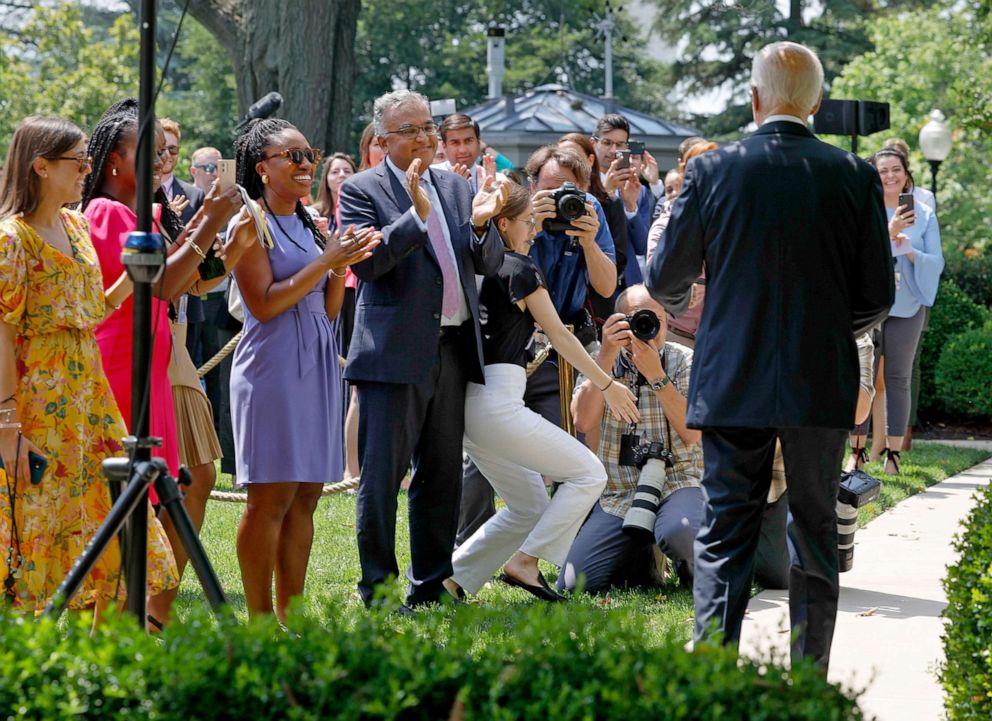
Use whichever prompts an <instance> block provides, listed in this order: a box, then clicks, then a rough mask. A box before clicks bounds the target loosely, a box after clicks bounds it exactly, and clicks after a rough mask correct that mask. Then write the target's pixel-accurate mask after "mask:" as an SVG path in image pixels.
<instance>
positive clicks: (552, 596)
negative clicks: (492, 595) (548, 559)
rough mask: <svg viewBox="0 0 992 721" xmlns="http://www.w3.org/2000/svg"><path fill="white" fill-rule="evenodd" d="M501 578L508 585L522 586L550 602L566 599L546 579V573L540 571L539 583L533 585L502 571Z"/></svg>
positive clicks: (528, 591) (530, 592) (533, 594)
mask: <svg viewBox="0 0 992 721" xmlns="http://www.w3.org/2000/svg"><path fill="white" fill-rule="evenodd" d="M499 580H500V581H502V582H503V583H505V584H506V585H507V586H515V587H516V588H522V589H523V590H525V591H526V592H527V593H529V594H531V595H532V596H535V597H536V598H539V599H541V600H542V601H548V602H549V603H557V602H558V601H566V600H568V599H566V598H565V597H564V596H562V595H561V594H559V593H557V592H556V591H555V590H554V589H553V588H551V586H549V585H548V582H547V581H545V580H544V574H543V573H540V572H538V574H537V582H538V584H539V585H537V586H532V585H531V584H529V583H524V582H523V581H521V580H519V579H517V578H514V577H513V576H508V575H507V574H506V573H501V574H500V575H499Z"/></svg>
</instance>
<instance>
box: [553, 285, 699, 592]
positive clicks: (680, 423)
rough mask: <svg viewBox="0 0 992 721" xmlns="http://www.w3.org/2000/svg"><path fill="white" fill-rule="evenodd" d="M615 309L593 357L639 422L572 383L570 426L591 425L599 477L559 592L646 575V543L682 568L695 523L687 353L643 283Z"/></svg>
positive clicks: (588, 387)
mask: <svg viewBox="0 0 992 721" xmlns="http://www.w3.org/2000/svg"><path fill="white" fill-rule="evenodd" d="M616 307H617V311H618V312H617V313H615V314H614V315H612V316H610V318H609V319H608V320H607V321H606V325H604V326H603V345H602V348H601V350H600V353H599V358H598V360H597V363H598V364H599V367H600V368H602V369H603V370H605V371H607V372H608V373H612V374H613V376H614V377H615V378H617V379H618V380H620V381H621V382H622V383H624V384H625V385H626V386H627V387H628V388H630V389H631V390H632V391H633V392H634V395H635V396H636V397H637V408H638V411H639V413H640V417H641V419H640V423H638V424H637V425H635V426H631V425H630V424H627V423H624V422H623V421H622V420H620V419H618V418H617V417H616V416H614V415H613V414H609V413H605V412H604V411H605V405H604V403H603V401H602V399H601V394H598V393H597V391H596V389H595V388H594V387H593V385H592V383H590V381H588V380H586V381H584V382H583V383H582V384H581V385H579V386H578V388H576V391H575V396H574V399H573V401H572V413H573V415H574V417H575V426H576V428H577V429H578V430H580V431H582V432H584V433H586V434H589V435H593V434H595V433H596V431H597V430H598V432H599V441H598V446H597V455H598V456H599V458H600V460H601V461H602V462H603V465H604V466H605V467H606V474H607V481H606V489H605V490H604V491H603V494H602V496H600V499H599V501H598V502H597V503H596V505H595V506H593V509H592V512H591V513H590V514H589V517H588V518H587V519H586V522H585V524H584V525H583V526H582V528H581V530H580V531H579V534H578V536H576V538H575V542H574V543H573V544H572V548H571V550H569V552H568V558H567V559H566V561H565V565H564V567H563V568H562V573H561V574H560V575H559V576H558V588H559V590H565V589H568V590H572V589H574V588H575V587H576V586H577V585H578V584H579V579H580V578H583V577H584V586H583V588H584V590H585V591H587V592H589V593H601V592H603V591H606V590H607V589H608V588H609V587H610V586H614V585H625V584H630V585H635V584H637V583H639V582H640V581H641V580H647V574H646V570H647V568H648V567H649V565H650V563H651V562H652V560H653V552H652V551H651V543H652V542H654V543H657V544H658V546H659V547H660V548H661V550H662V552H664V553H665V554H666V555H668V556H670V557H671V558H673V559H674V560H675V562H676V565H677V567H678V568H679V569H680V571H684V572H685V573H689V574H691V573H692V558H693V556H692V544H693V541H694V539H695V537H696V531H697V530H698V529H699V526H700V525H701V524H702V520H703V496H702V491H701V490H700V487H699V486H700V480H701V479H702V475H703V453H702V449H701V448H700V446H699V438H700V432H699V431H697V430H693V429H690V428H687V427H686V423H685V417H686V393H687V392H688V389H689V375H690V370H691V368H692V351H690V350H689V349H687V348H685V347H683V346H680V345H678V344H675V343H666V342H665V330H666V329H665V325H666V324H665V317H666V315H665V311H664V309H663V308H662V307H661V306H660V305H659V304H658V303H657V302H655V301H654V300H653V299H652V298H651V296H650V295H649V294H648V292H647V289H646V288H645V287H644V286H643V285H635V286H631V287H630V288H628V289H627V290H625V291H624V292H623V293H621V294H620V296H619V297H618V298H617V305H616ZM597 395H600V397H599V398H597Z"/></svg>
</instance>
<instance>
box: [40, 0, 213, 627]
mask: <svg viewBox="0 0 992 721" xmlns="http://www.w3.org/2000/svg"><path fill="white" fill-rule="evenodd" d="M140 28H141V92H140V95H139V103H138V107H139V111H138V147H137V152H136V155H135V174H136V176H137V180H138V187H137V211H138V213H137V214H138V230H137V231H135V232H134V233H131V234H130V235H129V236H128V239H127V243H125V245H124V252H123V253H122V254H121V260H122V261H123V263H124V266H125V267H126V268H127V274H128V277H129V278H130V279H131V280H132V281H133V282H134V350H133V354H132V365H131V422H132V425H133V429H134V435H133V436H131V437H129V438H128V439H127V440H126V441H125V445H126V446H127V447H128V450H129V452H130V457H128V458H112V459H109V460H107V461H104V464H103V472H104V474H105V475H106V476H107V479H108V481H109V482H110V485H111V493H112V495H114V496H115V500H114V505H113V507H112V508H111V510H110V513H108V514H107V518H106V519H105V520H104V522H103V523H102V524H101V525H100V528H98V529H97V532H96V535H95V536H94V537H93V540H92V541H90V543H89V545H88V546H87V547H86V550H85V551H84V552H83V555H82V556H80V557H79V559H78V560H77V561H76V563H75V564H74V565H73V567H72V569H71V570H70V571H69V574H68V575H67V576H66V578H65V580H64V581H63V582H62V585H61V586H59V588H58V591H56V593H55V595H54V596H53V598H52V600H51V601H50V602H49V604H48V606H47V607H46V608H45V613H46V614H50V615H54V616H56V617H57V616H59V615H60V614H61V613H62V611H63V610H64V609H65V607H66V605H67V604H68V603H69V600H70V599H71V598H72V597H73V596H74V595H75V593H76V592H77V591H78V590H79V587H80V585H81V584H82V582H83V580H84V579H85V578H86V576H87V574H88V573H89V572H90V570H91V569H92V568H93V565H94V564H95V563H96V561H97V559H98V558H99V557H100V555H101V554H102V553H103V552H104V550H105V549H106V548H107V545H108V544H109V543H110V542H111V541H113V539H114V536H116V535H118V534H119V533H120V532H121V529H122V528H123V529H124V532H123V534H121V539H122V540H121V545H122V548H121V555H122V557H123V560H124V578H125V580H126V582H127V610H128V612H130V613H133V614H134V615H135V616H136V617H137V618H138V622H139V623H140V624H141V626H142V627H144V626H145V619H146V609H145V593H146V586H147V575H148V563H147V560H148V489H149V487H151V485H152V484H153V483H154V484H155V491H156V493H158V496H159V499H160V500H161V502H162V507H163V508H165V510H166V511H167V512H168V513H169V517H170V518H171V519H172V523H173V525H174V526H175V528H176V532H177V533H178V534H179V538H180V541H181V542H182V544H183V547H184V548H185V549H186V553H187V554H188V555H189V561H190V563H191V564H192V566H193V568H194V570H195V571H196V575H197V577H198V578H199V580H200V584H201V585H202V586H203V590H204V592H205V593H206V595H207V600H208V601H209V602H210V605H211V606H212V607H213V608H214V609H215V610H216V609H218V608H219V607H220V606H221V605H223V604H224V603H225V600H224V592H223V591H222V590H221V587H220V581H218V579H217V575H216V574H215V573H214V570H213V568H212V567H211V566H210V561H209V560H207V555H206V553H205V552H204V550H203V546H202V545H201V544H200V540H199V538H198V537H197V535H196V530H195V529H194V527H193V523H192V521H191V520H190V518H189V514H188V513H186V507H185V506H183V502H182V495H181V494H180V492H179V488H178V487H177V485H176V481H175V479H174V478H172V477H171V476H170V475H169V474H168V468H167V467H166V465H165V463H164V462H163V461H161V460H160V459H152V457H151V453H152V448H153V447H154V446H157V445H160V444H161V439H158V438H150V437H149V435H148V434H149V424H148V398H149V385H150V381H151V367H152V359H151V350H152V346H151V339H152V285H153V284H154V283H155V282H156V281H157V280H158V279H159V278H160V277H161V275H162V272H163V270H164V268H165V244H164V243H163V242H162V236H161V235H159V234H158V233H154V232H152V194H153V192H154V189H153V188H152V169H153V168H152V153H153V152H154V142H153V138H154V132H155V108H154V104H155V98H154V92H155V0H142V3H141V22H140ZM184 473H185V474H187V477H186V478H185V480H186V481H188V480H189V479H188V472H187V471H186V469H185V468H183V469H182V470H181V471H180V475H182V474H184ZM124 481H127V486H126V487H125V488H124V490H123V492H121V491H120V487H121V484H122V483H123V482H124Z"/></svg>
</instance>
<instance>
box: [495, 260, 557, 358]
mask: <svg viewBox="0 0 992 721" xmlns="http://www.w3.org/2000/svg"><path fill="white" fill-rule="evenodd" d="M546 287H547V285H546V284H545V282H544V277H543V276H542V275H541V271H540V269H539V268H538V267H537V264H536V263H535V262H534V261H533V260H531V259H530V258H529V257H527V256H526V255H520V254H519V253H511V252H510V251H507V252H506V255H505V256H504V258H503V265H502V266H501V267H500V269H499V272H498V273H497V274H496V275H494V276H491V277H489V278H486V279H485V280H483V281H482V290H480V291H479V305H481V306H483V307H484V308H485V311H484V312H483V313H482V316H483V318H485V322H484V323H483V324H482V356H483V358H484V359H485V363H486V365H493V364H494V363H512V364H514V365H518V366H521V367H524V368H526V367H527V347H528V346H529V345H530V339H531V336H533V335H534V316H532V315H531V314H530V311H528V310H520V306H518V305H517V303H518V302H519V301H521V300H523V299H524V298H526V297H527V296H528V295H530V294H531V293H533V292H534V291H535V290H537V289H538V288H546Z"/></svg>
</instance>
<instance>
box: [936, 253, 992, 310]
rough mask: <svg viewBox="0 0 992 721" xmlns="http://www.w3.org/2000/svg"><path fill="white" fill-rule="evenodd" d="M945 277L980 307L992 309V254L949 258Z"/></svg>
mask: <svg viewBox="0 0 992 721" xmlns="http://www.w3.org/2000/svg"><path fill="white" fill-rule="evenodd" d="M944 277H945V278H948V279H949V280H952V281H954V284H955V285H956V286H958V287H959V288H960V289H961V290H963V291H964V292H965V293H966V294H967V296H968V297H969V298H971V299H972V300H973V301H975V302H976V303H978V304H979V305H983V306H985V307H986V308H992V253H988V252H986V253H983V254H981V255H976V256H972V257H969V256H967V255H963V254H962V255H956V256H953V257H948V258H947V266H946V267H945V268H944Z"/></svg>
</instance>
